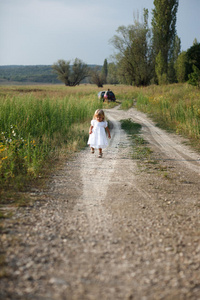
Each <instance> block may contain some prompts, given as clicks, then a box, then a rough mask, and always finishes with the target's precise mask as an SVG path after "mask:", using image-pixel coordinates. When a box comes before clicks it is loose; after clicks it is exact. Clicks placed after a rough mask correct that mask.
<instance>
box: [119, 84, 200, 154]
mask: <svg viewBox="0 0 200 300" xmlns="http://www.w3.org/2000/svg"><path fill="white" fill-rule="evenodd" d="M127 95H128V96H129V97H130V98H129V99H128V98H127V97H126V96H127ZM134 97H135V99H136V101H134V100H133V98H134ZM132 103H133V104H134V105H135V106H136V107H137V109H138V110H141V111H143V112H145V113H148V114H149V115H150V116H151V117H152V118H153V120H154V121H155V122H156V123H157V125H158V126H160V127H161V128H163V129H165V130H170V131H173V132H176V133H177V134H181V135H183V136H185V137H187V138H189V139H190V141H191V143H192V144H193V145H194V146H195V147H196V148H197V149H198V150H200V90H199V89H198V88H196V87H193V86H191V85H188V84H173V85H165V86H154V85H152V86H149V87H145V88H136V87H135V88H134V87H133V88H132V91H131V90H130V89H129V92H128V93H127V94H125V99H124V100H123V101H122V105H121V108H122V109H128V108H130V107H131V106H132V105H131V104H132Z"/></svg>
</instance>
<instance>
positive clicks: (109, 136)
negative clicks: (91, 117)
mask: <svg viewBox="0 0 200 300" xmlns="http://www.w3.org/2000/svg"><path fill="white" fill-rule="evenodd" d="M106 131H107V133H108V138H109V139H111V135H110V130H109V128H108V127H106Z"/></svg>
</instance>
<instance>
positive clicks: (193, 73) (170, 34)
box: [52, 0, 200, 87]
mask: <svg viewBox="0 0 200 300" xmlns="http://www.w3.org/2000/svg"><path fill="white" fill-rule="evenodd" d="M178 4H179V1H178V0H154V9H153V10H152V21H151V28H149V25H148V24H149V23H148V17H149V12H148V10H147V9H144V11H143V17H142V20H141V21H140V20H139V16H136V17H134V22H133V24H132V25H129V26H120V27H119V28H118V29H117V30H116V34H115V35H114V37H113V38H112V39H111V40H110V43H111V44H112V45H113V46H114V48H115V50H116V53H115V54H114V55H113V61H112V62H111V63H108V62H107V59H105V61H104V64H103V67H95V68H93V69H92V70H91V69H88V67H87V65H86V64H84V63H83V62H82V61H81V60H79V59H75V61H74V66H75V68H74V70H73V68H72V69H70V68H69V63H70V62H65V61H64V60H60V61H58V62H57V63H55V64H54V65H53V66H52V68H53V70H54V71H55V72H56V73H57V74H58V77H59V79H60V80H62V81H63V82H64V83H65V84H66V85H75V84H77V83H78V82H79V79H78V75H77V74H78V73H79V72H80V73H81V74H82V76H81V78H85V77H87V76H89V78H90V82H92V83H95V84H96V85H97V86H99V87H102V86H103V84H105V83H109V84H117V83H122V84H128V85H135V86H146V85H149V84H167V83H176V82H185V81H188V82H189V83H191V84H193V85H198V86H199V85H200V43H198V41H197V40H196V39H195V40H194V43H193V45H192V46H191V47H190V48H189V49H188V50H187V51H182V52H181V40H180V38H179V37H178V35H177V33H176V18H177V10H178ZM76 80H78V81H77V82H76Z"/></svg>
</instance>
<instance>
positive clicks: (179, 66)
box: [175, 51, 187, 82]
mask: <svg viewBox="0 0 200 300" xmlns="http://www.w3.org/2000/svg"><path fill="white" fill-rule="evenodd" d="M186 63H187V56H186V51H183V52H181V53H180V54H179V56H178V58H177V60H176V62H175V71H176V78H177V80H178V82H185V81H186Z"/></svg>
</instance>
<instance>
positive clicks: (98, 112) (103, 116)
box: [93, 109, 105, 121]
mask: <svg viewBox="0 0 200 300" xmlns="http://www.w3.org/2000/svg"><path fill="white" fill-rule="evenodd" d="M98 116H101V117H102V120H103V121H104V119H105V114H104V111H103V109H97V110H96V111H95V113H94V116H93V120H96V118H97V117H98Z"/></svg>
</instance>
